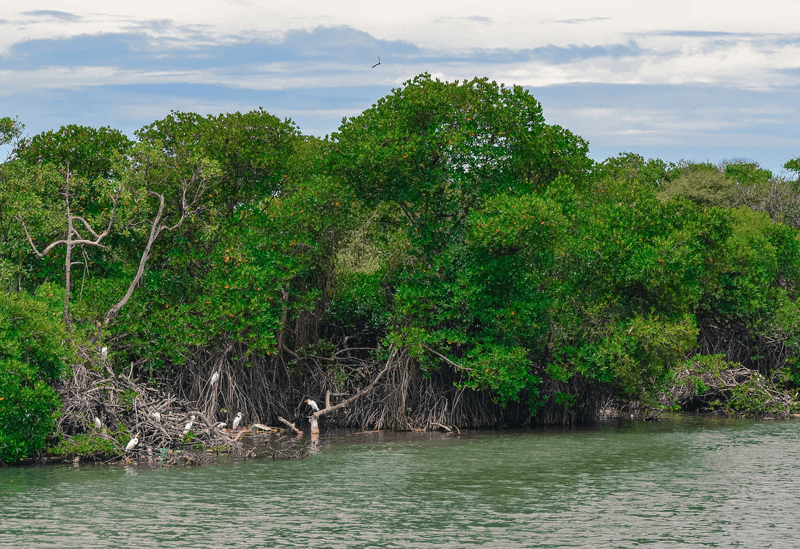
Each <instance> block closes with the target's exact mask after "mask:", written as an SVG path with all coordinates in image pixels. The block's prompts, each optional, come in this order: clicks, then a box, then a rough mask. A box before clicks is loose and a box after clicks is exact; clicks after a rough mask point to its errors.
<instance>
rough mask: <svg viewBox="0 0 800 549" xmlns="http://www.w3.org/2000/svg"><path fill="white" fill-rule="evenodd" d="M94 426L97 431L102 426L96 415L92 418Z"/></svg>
mask: <svg viewBox="0 0 800 549" xmlns="http://www.w3.org/2000/svg"><path fill="white" fill-rule="evenodd" d="M94 428H95V429H97V430H98V431H99V430H100V429H102V428H103V422H102V421H100V418H99V417H97V416H95V418H94Z"/></svg>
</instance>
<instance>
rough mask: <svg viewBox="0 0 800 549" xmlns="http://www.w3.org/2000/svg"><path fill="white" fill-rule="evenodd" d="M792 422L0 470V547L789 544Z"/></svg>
mask: <svg viewBox="0 0 800 549" xmlns="http://www.w3.org/2000/svg"><path fill="white" fill-rule="evenodd" d="M798 438H800V422H754V421H744V420H736V421H734V420H727V421H726V420H713V419H702V418H692V417H688V418H687V417H684V418H674V419H671V420H666V421H662V422H659V423H657V424H634V423H624V424H605V425H601V426H597V427H595V428H591V429H580V430H525V431H514V432H507V431H506V432H478V433H462V435H461V436H443V435H426V434H419V433H406V434H389V433H381V434H375V435H368V436H341V435H331V436H330V437H329V438H327V439H325V442H324V444H323V447H322V448H321V450H320V452H319V453H317V454H316V455H314V456H311V457H309V458H307V459H305V460H302V461H292V462H286V461H283V462H281V461H271V460H269V459H257V460H255V461H249V462H233V461H230V462H229V461H223V462H222V463H220V464H219V465H216V466H213V467H196V468H175V469H161V468H155V469H148V468H136V467H127V468H125V467H107V466H99V467H92V466H81V467H67V466H50V467H35V468H7V469H0V546H2V547H27V548H32V549H33V548H40V547H42V548H43V547H82V548H94V547H159V548H165V547H314V548H317V549H322V548H344V547H347V548H361V547H363V548H367V547H410V548H428V547H437V548H440V547H499V548H502V547H514V548H516V547H586V548H598V549H599V548H603V549H605V548H617V547H626V548H627V547H639V546H648V547H653V548H658V547H747V548H754V547H758V548H765V547H776V548H777V547H780V548H783V547H786V548H794V547H798V546H800V535H798V534H799V533H798V532H797V527H796V524H797V520H798V517H800V481H799V480H798V473H800V444H799V442H800V441H798Z"/></svg>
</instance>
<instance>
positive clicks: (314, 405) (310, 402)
mask: <svg viewBox="0 0 800 549" xmlns="http://www.w3.org/2000/svg"><path fill="white" fill-rule="evenodd" d="M306 402H308V405H309V406H311V407H312V408H314V411H315V412H319V406H317V403H316V402H314V401H313V400H310V399H309V400H306Z"/></svg>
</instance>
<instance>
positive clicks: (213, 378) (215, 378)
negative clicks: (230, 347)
mask: <svg viewBox="0 0 800 549" xmlns="http://www.w3.org/2000/svg"><path fill="white" fill-rule="evenodd" d="M103 351H105V348H104V349H103ZM103 354H104V356H103V358H104V359H105V353H103ZM218 380H219V372H214V374H213V375H212V376H211V382H210V385H211V386H213V385H214V384H215V383H216V382H217V381H218ZM305 402H307V403H308V405H309V406H311V408H313V409H314V411H315V412H319V406H317V403H316V402H314V401H313V400H311V399H308V400H306V401H305ZM150 415H151V416H152V417H153V418H154V419H155V420H156V421H157V422H158V423H161V414H159V413H158V412H152V413H151V414H150ZM195 419H197V418H196V417H195V416H194V415H192V416H191V417H190V418H189V422H188V423H187V424H186V425H184V427H183V434H184V435H186V434H188V433H189V431H191V430H192V424H193V423H194V420H195ZM241 421H242V412H239V413H238V414H236V417H235V418H234V419H233V425H232V426H231V427H232V428H233V429H234V430H236V429H238V428H239V424H240V423H241ZM227 425H228V424H227V423H225V422H224V421H221V422H219V423H217V424H216V425H214V427H216V428H217V429H222V428H224V427H225V426H227ZM94 427H95V429H97V430H98V431H99V430H100V429H101V428H102V427H103V422H102V421H100V418H99V417H95V418H94ZM137 444H139V435H138V433H137V434H136V435H134V437H133V438H132V439H130V441H128V444H127V445H126V446H125V451H126V452H130V451H131V450H133V449H134V448H135V447H136V445H137Z"/></svg>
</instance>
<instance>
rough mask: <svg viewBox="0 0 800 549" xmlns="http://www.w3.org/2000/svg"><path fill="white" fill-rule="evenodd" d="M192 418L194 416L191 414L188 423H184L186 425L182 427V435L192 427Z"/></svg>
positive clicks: (193, 418)
mask: <svg viewBox="0 0 800 549" xmlns="http://www.w3.org/2000/svg"><path fill="white" fill-rule="evenodd" d="M194 420H195V417H194V416H192V418H191V419H190V420H189V423H187V424H186V426H185V427H184V428H183V434H184V435H185V434H187V433H188V432H189V431H191V429H192V422H193V421H194Z"/></svg>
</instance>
